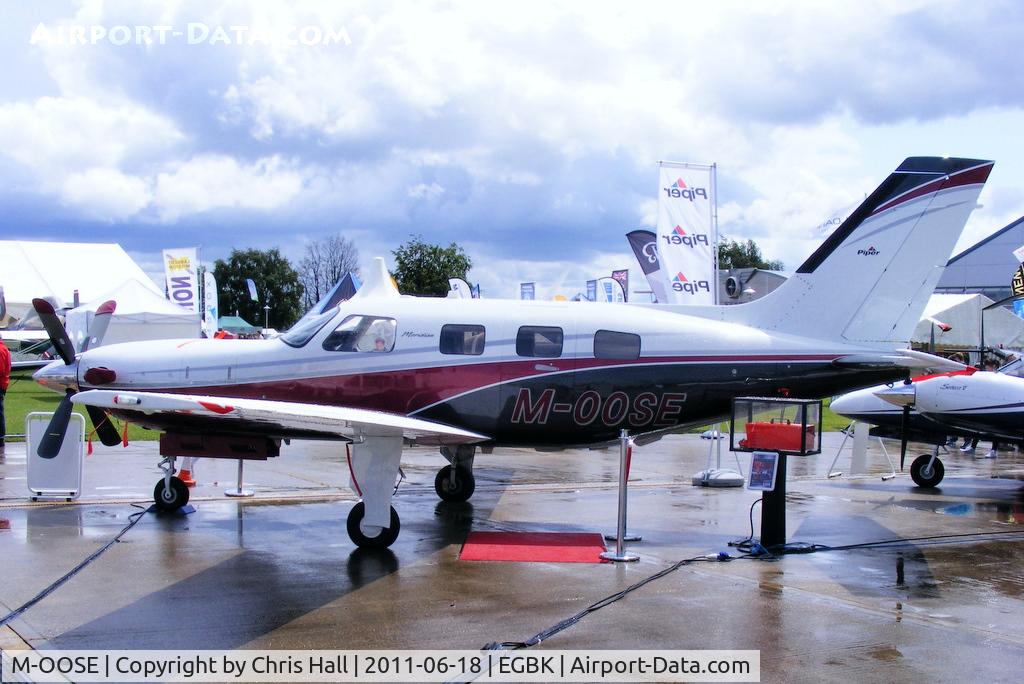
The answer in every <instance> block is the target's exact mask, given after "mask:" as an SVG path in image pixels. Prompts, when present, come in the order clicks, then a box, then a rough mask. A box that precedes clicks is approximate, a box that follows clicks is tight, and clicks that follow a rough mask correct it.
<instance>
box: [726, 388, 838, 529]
mask: <svg viewBox="0 0 1024 684" xmlns="http://www.w3.org/2000/svg"><path fill="white" fill-rule="evenodd" d="M729 448H730V449H732V450H734V451H749V452H751V458H750V470H749V475H748V479H747V489H751V490H757V491H762V492H764V493H763V494H762V496H761V546H763V547H765V548H766V549H771V548H772V547H781V546H783V545H784V544H785V543H786V457H787V456H809V455H812V454H819V453H821V400H818V399H790V398H788V397H737V398H735V399H733V402H732V416H731V417H730V420H729Z"/></svg>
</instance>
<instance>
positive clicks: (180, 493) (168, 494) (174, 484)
mask: <svg viewBox="0 0 1024 684" xmlns="http://www.w3.org/2000/svg"><path fill="white" fill-rule="evenodd" d="M153 502H154V503H155V504H156V508H157V510H159V511H165V512H166V511H176V510H178V509H179V508H181V507H182V506H184V505H185V504H187V503H188V487H186V486H185V483H184V482H182V481H181V480H180V479H178V478H176V477H172V478H171V487H170V489H167V488H166V487H164V479H163V478H160V479H159V480H157V483H156V487H154V488H153Z"/></svg>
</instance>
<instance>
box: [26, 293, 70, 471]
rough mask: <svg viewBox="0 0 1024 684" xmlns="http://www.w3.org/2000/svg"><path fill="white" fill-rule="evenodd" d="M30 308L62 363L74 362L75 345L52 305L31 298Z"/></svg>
mask: <svg viewBox="0 0 1024 684" xmlns="http://www.w3.org/2000/svg"><path fill="white" fill-rule="evenodd" d="M32 308H33V309H35V310H36V314H38V315H39V320H40V321H42V322H43V327H44V328H46V334H47V335H49V336H50V342H53V348H54V349H56V350H57V353H58V354H60V358H62V359H63V360H64V363H66V364H67V365H69V366H70V365H71V364H72V363H74V362H75V346H74V345H73V344H71V338H70V337H68V331H67V330H65V329H64V326H63V325H62V324H61V322H60V319H59V318H57V312H56V311H54V309H53V305H52V304H50V302H48V301H46V300H45V299H33V300H32ZM58 448H60V445H58ZM54 455H56V453H55V454H54ZM50 458H52V456H51V457H50Z"/></svg>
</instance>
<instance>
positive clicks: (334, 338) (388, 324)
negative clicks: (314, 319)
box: [324, 316, 398, 352]
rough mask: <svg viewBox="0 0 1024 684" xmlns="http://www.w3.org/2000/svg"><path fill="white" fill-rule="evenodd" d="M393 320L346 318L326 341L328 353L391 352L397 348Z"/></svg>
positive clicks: (365, 317)
mask: <svg viewBox="0 0 1024 684" xmlns="http://www.w3.org/2000/svg"><path fill="white" fill-rule="evenodd" d="M397 327H398V324H397V323H396V322H395V319H393V318H380V317H378V316H346V317H345V320H343V321H342V322H341V323H339V324H338V327H336V328H335V329H334V331H333V332H332V333H331V334H330V335H328V336H327V338H326V339H325V340H324V349H326V350H327V351H344V352H389V351H391V350H392V349H394V348H395V329H396V328H397Z"/></svg>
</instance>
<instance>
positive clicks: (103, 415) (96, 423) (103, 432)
mask: <svg viewBox="0 0 1024 684" xmlns="http://www.w3.org/2000/svg"><path fill="white" fill-rule="evenodd" d="M85 409H86V410H87V411H88V412H89V420H91V421H92V426H93V427H94V428H96V436H97V437H99V438H100V442H102V443H103V445H104V446H117V445H118V444H120V443H121V435H120V433H118V431H117V428H116V427H114V422H113V421H112V420H111V419H110V416H108V415H107V412H106V411H104V410H103V409H101V408H100V407H98V406H86V407H85Z"/></svg>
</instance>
